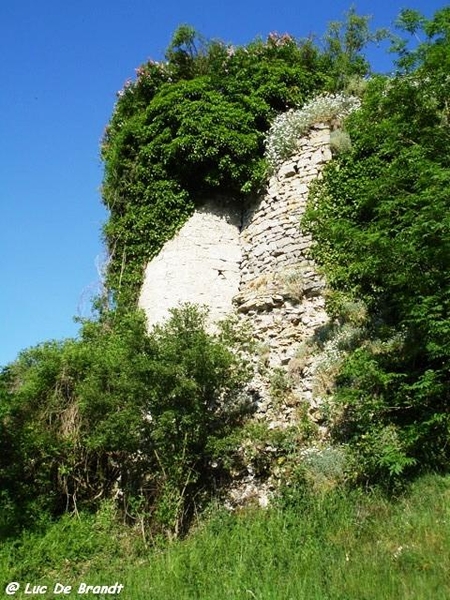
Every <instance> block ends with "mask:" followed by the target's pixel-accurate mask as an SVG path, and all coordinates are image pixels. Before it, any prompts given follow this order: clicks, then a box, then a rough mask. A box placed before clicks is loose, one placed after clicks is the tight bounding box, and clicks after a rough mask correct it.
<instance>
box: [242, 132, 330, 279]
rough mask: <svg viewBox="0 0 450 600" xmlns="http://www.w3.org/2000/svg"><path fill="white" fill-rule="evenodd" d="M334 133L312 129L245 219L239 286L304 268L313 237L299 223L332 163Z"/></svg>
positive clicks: (271, 180)
mask: <svg viewBox="0 0 450 600" xmlns="http://www.w3.org/2000/svg"><path fill="white" fill-rule="evenodd" d="M329 142H330V128H329V126H328V125H324V124H318V125H316V126H314V127H313V128H312V129H311V131H310V134H309V135H308V137H305V138H303V139H302V141H301V143H300V145H299V149H298V153H297V154H296V155H295V156H294V157H292V158H291V159H289V160H288V161H287V162H285V163H283V164H282V165H281V167H280V169H279V170H278V172H277V173H276V174H275V175H274V176H273V177H271V179H270V181H269V186H268V189H267V193H266V194H265V195H264V197H263V198H262V199H261V200H260V201H259V202H258V203H257V204H256V205H255V206H253V207H252V208H251V209H250V210H249V211H248V214H247V215H246V216H245V219H244V225H243V230H242V233H241V244H242V251H243V258H242V263H241V287H244V286H245V285H246V284H247V283H249V282H251V281H252V280H253V279H255V278H256V277H258V276H259V275H261V274H263V273H267V272H268V271H276V270H279V269H283V268H286V267H288V266H290V265H296V264H298V263H299V261H303V262H304V263H305V264H308V263H307V262H305V258H304V254H305V250H306V249H307V248H308V247H309V245H310V239H309V237H307V236H305V235H300V233H299V220H300V217H301V215H302V213H303V211H304V209H305V205H306V202H307V199H308V192H309V184H310V183H311V181H313V180H314V179H317V178H318V177H319V176H320V173H321V170H322V167H323V165H324V164H325V163H326V162H327V161H328V160H330V158H331V151H330V145H329Z"/></svg>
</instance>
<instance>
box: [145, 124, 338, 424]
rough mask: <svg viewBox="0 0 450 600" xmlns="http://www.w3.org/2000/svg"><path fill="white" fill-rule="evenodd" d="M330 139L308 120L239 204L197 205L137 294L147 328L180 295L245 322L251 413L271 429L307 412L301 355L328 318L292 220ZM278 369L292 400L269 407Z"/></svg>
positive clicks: (306, 366)
mask: <svg viewBox="0 0 450 600" xmlns="http://www.w3.org/2000/svg"><path fill="white" fill-rule="evenodd" d="M329 141H330V128H329V127H328V125H325V124H317V125H315V126H314V127H312V128H311V130H310V131H309V133H308V135H307V136H305V137H304V138H303V139H302V140H301V141H300V144H299V147H298V151H297V153H296V155H295V156H293V157H291V158H290V159H289V160H288V161H286V162H285V163H283V164H282V165H281V167H280V168H279V169H278V171H277V172H276V173H275V174H274V175H273V176H272V177H271V178H270V181H269V182H268V187H267V190H266V193H265V194H264V195H263V196H262V197H261V198H259V199H258V200H257V201H256V202H255V203H254V204H253V205H252V206H250V207H247V209H246V210H245V211H243V212H241V211H240V210H239V209H238V208H237V207H236V204H234V203H233V202H232V201H231V200H230V201H226V199H224V198H216V199H211V200H210V201H209V202H207V203H206V204H205V205H204V206H203V208H202V209H200V210H197V211H196V212H195V214H194V215H193V216H192V217H191V218H190V219H189V220H188V221H187V223H186V224H185V225H184V227H183V228H182V229H181V230H180V231H179V233H178V234H177V235H176V236H175V237H174V238H173V239H172V240H170V241H168V242H167V243H166V244H165V246H164V248H163V249H162V251H161V252H160V254H159V255H158V256H157V257H156V258H154V259H153V260H152V261H151V262H150V263H149V264H148V265H147V269H146V273H145V281H144V285H143V287H142V290H141V294H140V298H139V306H140V307H142V308H143V309H144V310H145V312H146V314H147V319H148V324H149V326H150V327H151V326H152V325H154V324H155V323H158V322H160V321H162V320H163V319H164V318H166V317H167V316H168V311H169V309H170V308H172V307H175V306H177V305H179V304H180V303H184V302H191V303H195V304H201V305H206V306H207V307H208V308H209V310H210V320H211V322H214V321H217V320H219V319H221V318H223V317H225V316H226V315H227V314H229V313H231V312H233V311H235V312H236V313H237V314H238V315H239V318H240V320H241V321H242V322H243V323H248V324H249V325H250V329H251V331H252V336H253V338H254V340H255V342H256V346H257V348H258V350H257V353H256V355H255V356H254V357H253V360H254V362H255V377H254V379H253V382H252V386H253V391H252V393H253V394H254V396H255V398H257V406H258V408H257V413H258V414H259V415H261V416H262V417H263V418H267V419H269V421H271V423H272V424H273V425H274V426H287V425H289V424H290V423H291V422H292V421H293V420H295V411H296V406H295V404H296V403H297V404H298V403H300V402H304V401H305V402H308V403H309V404H310V405H311V408H312V409H314V398H313V393H312V389H313V380H314V364H313V361H312V359H305V358H304V357H303V358H301V359H300V358H299V352H300V351H301V346H302V344H305V342H306V341H308V340H311V339H312V338H314V336H317V335H318V334H319V333H320V329H321V328H322V327H324V326H325V325H326V323H327V320H328V318H327V315H326V312H325V300H324V295H323V291H324V285H325V284H324V281H323V279H322V278H321V277H320V276H319V274H318V273H317V271H316V269H315V266H314V264H313V262H312V261H311V260H310V259H309V258H308V249H309V247H310V244H311V240H310V238H309V237H308V236H307V235H306V234H305V233H303V232H302V231H301V229H300V219H301V216H302V214H303V212H304V209H305V206H306V203H307V199H308V193H309V187H310V184H311V182H312V181H314V180H316V179H317V178H318V177H320V176H321V172H322V169H323V166H324V165H325V163H326V162H327V161H328V160H330V158H331V151H330V144H329ZM257 363H258V364H257ZM276 369H281V370H283V371H284V372H285V373H286V374H287V375H288V376H289V378H290V380H291V385H293V390H292V391H293V397H295V398H296V401H295V402H293V404H292V406H289V405H288V404H285V405H284V406H283V407H281V409H280V407H278V408H275V407H274V402H273V398H272V394H271V391H270V387H271V378H272V377H273V373H274V370H276Z"/></svg>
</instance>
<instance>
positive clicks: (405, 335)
mask: <svg viewBox="0 0 450 600" xmlns="http://www.w3.org/2000/svg"><path fill="white" fill-rule="evenodd" d="M401 22H402V23H403V25H404V27H405V28H406V29H407V31H411V32H413V33H416V31H418V30H419V29H422V30H423V32H421V36H422V35H423V36H424V39H425V41H424V42H423V43H422V44H420V45H419V46H418V47H417V48H416V50H414V51H410V52H408V51H407V50H406V46H405V45H404V44H400V45H399V46H398V47H399V48H401V54H400V61H399V63H398V67H399V70H398V74H397V75H396V76H395V77H392V78H382V77H377V78H374V79H372V81H371V82H370V83H369V85H368V88H367V91H366V93H365V96H364V99H363V102H362V106H361V109H360V110H358V111H356V112H355V113H353V114H352V116H351V117H350V118H349V119H348V121H347V123H346V128H347V131H348V133H349V135H350V137H351V141H352V148H351V149H350V150H349V151H348V152H346V153H344V154H341V155H339V156H338V158H337V159H336V160H335V161H333V162H332V163H331V164H330V165H329V167H328V168H327V169H326V172H325V176H324V179H323V180H322V181H321V182H319V183H318V185H317V187H316V188H315V193H314V195H313V198H312V199H311V203H310V207H309V210H308V214H307V218H306V220H305V222H304V225H305V226H308V228H309V230H310V232H311V233H312V235H313V238H314V240H315V250H314V255H315V257H316V259H317V260H318V261H319V262H320V263H321V264H322V265H323V266H324V267H325V270H326V273H327V277H328V281H329V282H330V285H331V286H332V288H333V290H334V294H333V295H332V297H331V300H332V301H331V303H330V308H332V309H333V310H334V313H335V314H336V315H341V317H342V311H341V308H342V306H343V304H344V303H345V302H346V301H348V300H351V301H355V300H356V301H359V302H361V301H362V302H364V304H365V306H366V308H367V315H368V316H367V320H366V323H365V331H366V335H365V341H364V342H363V343H362V344H361V345H359V347H358V348H356V349H354V350H353V351H352V352H350V353H349V356H348V357H347V360H346V361H345V364H344V365H343V367H342V368H341V370H340V374H339V376H338V379H337V389H336V393H335V397H334V402H336V403H337V407H336V406H335V413H334V422H332V427H333V429H332V431H333V435H334V437H335V439H336V440H338V441H339V442H346V443H349V444H350V446H351V447H352V449H353V450H354V451H355V453H356V455H357V457H358V465H357V471H358V476H359V477H360V478H363V479H366V480H367V479H369V480H371V481H380V480H389V479H392V478H395V476H398V475H400V474H405V473H407V472H408V471H411V470H412V469H417V468H430V467H431V468H447V467H448V460H449V458H450V455H449V445H448V440H449V435H450V414H449V400H450V386H449V383H450V377H449V375H450V371H449V368H450V220H449V215H450V200H449V193H448V190H449V184H450V150H449V148H450V144H449V142H450V127H449V116H450V113H449V105H448V98H449V95H450V78H449V73H450V62H449V61H450V9H448V8H447V9H443V10H442V11H439V12H438V13H437V14H436V15H435V17H434V19H432V20H430V21H426V20H424V19H422V18H421V17H420V16H419V15H417V14H416V13H414V12H413V11H406V12H405V13H403V15H402V18H401Z"/></svg>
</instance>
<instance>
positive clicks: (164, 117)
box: [102, 15, 368, 306]
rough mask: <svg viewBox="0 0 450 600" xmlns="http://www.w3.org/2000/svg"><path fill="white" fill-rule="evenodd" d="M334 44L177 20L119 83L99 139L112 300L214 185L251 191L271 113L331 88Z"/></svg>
mask: <svg viewBox="0 0 450 600" xmlns="http://www.w3.org/2000/svg"><path fill="white" fill-rule="evenodd" d="M353 16H354V15H353ZM364 23H365V24H367V22H366V21H364ZM335 37H336V36H335ZM336 39H337V38H336ZM335 42H336V43H335V44H334V46H333V52H331V47H330V45H329V44H328V46H327V48H326V49H325V50H320V49H319V47H318V46H316V45H315V44H314V43H313V42H312V41H311V40H303V41H298V40H295V39H294V38H293V37H291V36H290V35H287V34H284V35H279V34H276V33H272V34H270V35H269V36H268V38H267V39H266V40H261V39H259V40H256V41H254V42H251V43H250V44H248V45H247V46H241V47H235V46H232V45H230V44H225V43H224V42H221V41H217V40H213V41H208V40H205V39H204V38H203V37H202V36H200V35H199V34H198V33H197V32H196V31H195V30H194V29H193V28H191V27H189V26H187V25H184V26H181V27H180V28H179V29H178V30H177V31H176V32H175V34H174V36H173V39H172V42H171V43H170V45H169V47H168V49H167V52H166V55H165V60H164V61H162V62H154V61H149V62H147V63H145V64H144V65H142V66H140V67H139V68H138V69H137V71H136V78H135V79H134V80H133V81H127V82H126V84H125V86H124V87H123V89H122V90H121V91H120V92H119V94H118V98H117V103H116V106H115V109H114V113H113V115H112V117H111V121H110V123H109V125H108V127H107V129H106V132H105V136H104V139H103V143H102V158H103V161H104V164H105V176H104V182H103V200H104V203H105V205H106V206H107V208H108V209H109V211H110V219H109V221H108V223H107V224H106V226H105V229H104V233H105V238H106V243H107V247H108V250H109V255H110V262H109V268H108V280H107V286H108V287H109V289H110V290H112V292H113V294H114V297H115V301H116V303H117V304H118V305H125V306H127V305H133V303H134V302H135V300H136V296H137V293H138V290H139V288H140V285H141V281H142V275H143V268H144V265H145V263H146V262H147V261H148V260H149V259H150V258H151V257H153V256H154V255H155V254H156V253H157V252H158V251H159V250H160V249H161V247H162V245H163V244H164V242H165V241H167V239H169V238H170V237H171V236H173V234H174V233H175V232H176V230H177V229H178V228H179V227H180V226H181V225H182V224H183V223H184V221H185V220H186V219H187V218H188V217H189V215H190V214H192V212H193V210H194V207H195V206H196V205H198V204H200V203H201V202H202V201H203V199H204V198H206V197H207V196H208V195H211V194H214V193H217V191H218V190H220V192H221V194H227V195H228V196H230V197H232V198H234V199H235V201H236V202H237V203H240V202H243V201H244V200H245V198H246V197H248V196H249V195H251V194H254V193H256V192H257V191H258V189H259V188H260V187H261V186H262V183H263V181H264V178H265V174H266V169H267V165H266V162H265V159H264V140H265V135H266V133H267V131H268V129H269V126H270V123H271V122H272V121H273V119H274V118H275V116H276V115H277V114H279V113H280V112H284V111H286V110H289V109H291V108H296V107H299V106H301V105H303V104H304V103H305V102H306V101H307V100H308V99H310V98H311V97H313V96H315V95H317V94H318V93H321V92H323V91H327V89H334V88H335V87H336V85H337V84H336V82H332V79H333V69H334V66H335V62H336V60H337V58H336V57H337V56H338V55H339V52H341V53H345V52H347V50H345V44H344V43H342V47H341V50H340V51H339V50H338V49H337V45H338V44H337V41H336V40H335ZM352 56H353V55H352ZM346 70H347V72H348V74H349V75H350V74H352V73H353V74H356V75H363V74H365V73H367V71H368V64H367V63H366V62H365V61H364V60H363V59H362V58H361V57H360V56H358V58H357V59H356V54H355V57H353V58H352V57H350V58H349V59H348V61H347V63H346Z"/></svg>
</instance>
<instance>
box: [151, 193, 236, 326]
mask: <svg viewBox="0 0 450 600" xmlns="http://www.w3.org/2000/svg"><path fill="white" fill-rule="evenodd" d="M240 228H241V212H240V211H238V210H236V208H234V207H233V205H232V204H231V203H230V202H229V201H227V200H226V199H223V198H220V199H219V198H217V199H215V200H214V201H209V202H206V203H205V204H204V206H203V208H201V209H199V210H197V211H196V212H195V213H194V215H193V216H192V217H191V218H190V219H189V220H188V221H187V222H186V223H185V225H184V226H183V227H182V228H181V230H180V231H179V232H178V233H177V235H176V236H175V237H174V238H173V239H171V240H169V241H168V242H167V243H166V244H165V245H164V247H163V249H162V250H161V252H160V253H159V254H158V256H156V257H155V258H154V259H153V260H151V261H150V262H149V263H148V265H147V268H146V270H145V277H144V284H143V286H142V289H141V293H140V297H139V307H140V308H143V309H144V311H145V313H146V316H147V322H148V325H149V327H152V326H153V325H155V324H156V323H159V322H161V321H163V320H164V319H165V318H167V316H168V314H169V309H170V308H174V307H176V306H177V305H179V304H181V303H186V302H189V303H193V304H200V305H203V306H207V307H208V308H209V310H210V320H211V322H215V321H218V320H219V319H221V318H223V317H224V316H225V315H227V314H228V313H229V312H230V311H231V310H232V299H233V297H234V296H235V294H236V293H237V292H238V289H239V283H240V263H241V260H242V250H241V244H240V241H239V231H240Z"/></svg>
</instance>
